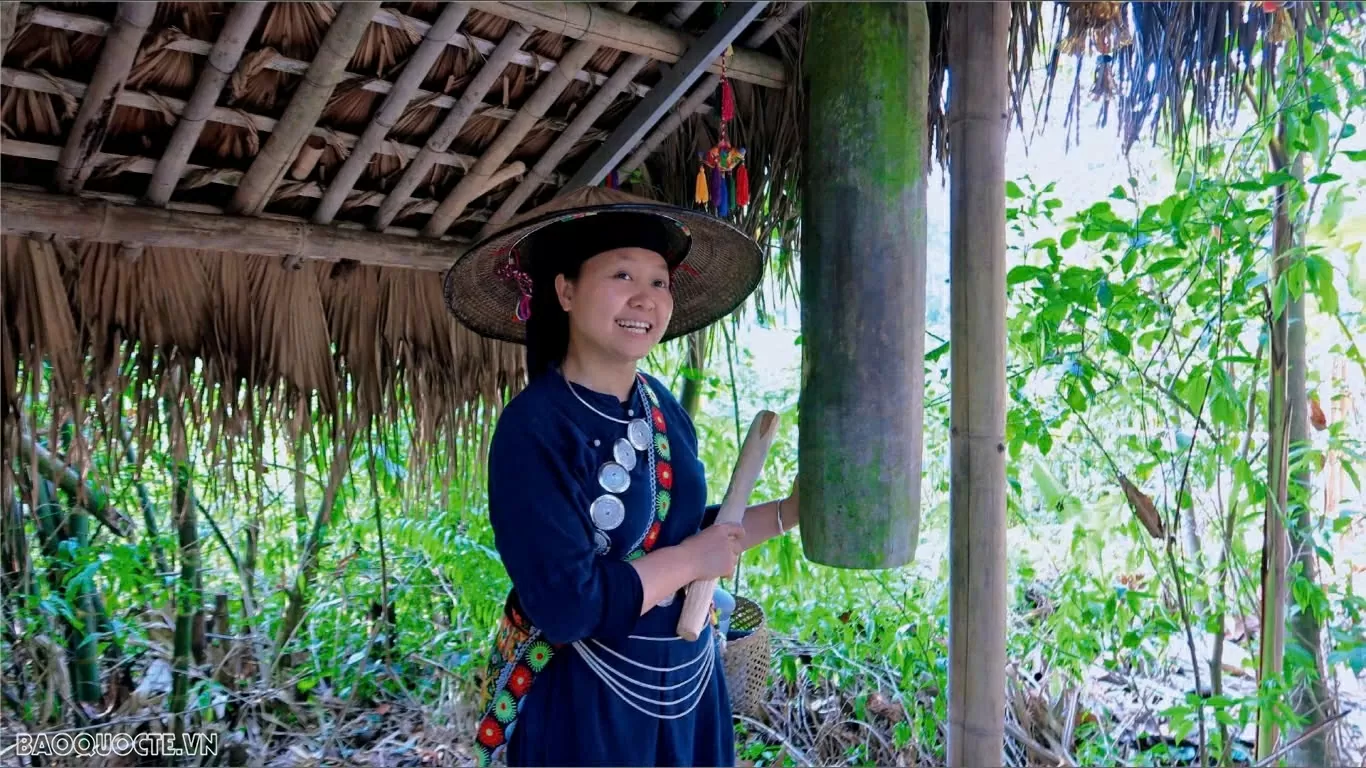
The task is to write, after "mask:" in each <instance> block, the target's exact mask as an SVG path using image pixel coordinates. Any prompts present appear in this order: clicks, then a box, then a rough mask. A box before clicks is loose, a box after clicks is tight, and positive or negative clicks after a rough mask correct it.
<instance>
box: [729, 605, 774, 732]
mask: <svg viewBox="0 0 1366 768" xmlns="http://www.w3.org/2000/svg"><path fill="white" fill-rule="evenodd" d="M723 660H724V662H725V665H726V687H727V688H728V689H729V690H730V706H731V709H732V710H734V711H735V712H738V713H740V714H744V715H748V716H749V717H752V718H755V719H759V718H760V717H762V715H763V712H764V701H765V700H766V699H767V698H768V672H769V665H770V662H771V660H772V649H771V646H770V643H769V632H768V623H767V622H766V621H765V619H764V609H763V608H760V607H759V604H758V603H756V602H754V601H753V600H750V599H749V598H747V597H740V596H739V595H736V597H735V613H733V614H732V615H731V619H730V629H729V631H728V632H727V633H726V649H725V652H724V653H723Z"/></svg>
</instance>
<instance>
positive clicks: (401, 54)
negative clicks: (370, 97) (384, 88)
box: [348, 14, 422, 77]
mask: <svg viewBox="0 0 1366 768" xmlns="http://www.w3.org/2000/svg"><path fill="white" fill-rule="evenodd" d="M394 16H395V18H397V19H398V21H399V24H400V25H401V26H399V27H391V26H389V25H387V24H376V23H374V22H371V23H370V24H369V25H367V26H366V27H365V32H364V33H363V34H362V35H361V38H360V44H359V45H357V46H356V53H355V54H354V55H353V56H352V57H351V62H350V65H349V66H348V69H350V70H352V71H354V72H365V73H373V74H374V75H375V77H384V76H385V75H386V74H389V73H390V71H391V70H392V69H393V68H394V67H395V66H396V65H397V64H398V63H399V62H401V61H403V60H404V59H406V58H407V57H408V54H410V53H412V51H413V49H414V48H416V47H417V44H418V43H420V42H422V33H420V32H418V31H417V27H415V26H413V25H412V23H411V22H410V20H409V19H408V18H407V17H406V16H404V15H402V14H394Z"/></svg>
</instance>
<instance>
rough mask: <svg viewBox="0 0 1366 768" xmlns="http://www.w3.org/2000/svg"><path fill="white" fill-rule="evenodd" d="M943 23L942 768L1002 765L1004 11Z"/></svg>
mask: <svg viewBox="0 0 1366 768" xmlns="http://www.w3.org/2000/svg"><path fill="white" fill-rule="evenodd" d="M947 24H948V28H949V29H953V30H958V31H959V33H958V34H954V35H951V36H950V40H949V50H948V62H949V72H950V91H949V109H948V137H949V153H950V157H949V163H950V165H949V171H950V184H951V186H950V197H949V205H950V208H949V211H950V213H949V216H950V219H949V220H950V232H949V248H950V259H949V287H950V308H949V310H950V323H951V324H950V337H949V350H950V352H949V355H950V358H951V360H952V379H951V382H950V385H951V388H950V392H951V405H950V431H949V446H950V462H951V472H950V480H949V514H950V522H949V691H948V699H949V702H948V704H949V706H948V710H949V711H948V715H949V729H948V730H949V733H948V745H947V755H946V760H947V763H948V764H949V765H1000V764H1001V760H1002V754H1001V750H1002V746H1003V744H1004V740H1005V734H1004V730H1005V722H1004V711H1005V663H1006V647H1005V646H1006V570H1005V569H1006V473H1005V421H1006V401H1005V396H1006V372H1005V365H1006V258H1005V254H1006V249H1005V247H1006V218H1005V216H1006V211H1005V143H1006V129H1007V125H1006V115H1007V112H1008V109H1007V103H1008V101H1007V100H1008V97H1009V92H1010V91H1009V86H1008V83H1007V81H1006V78H1007V75H1008V73H1009V62H1008V59H1007V40H1008V31H1009V28H1010V4H1008V3H954V4H952V5H950V6H949V20H948V23H947ZM969 31H970V32H969ZM907 364H910V365H915V366H917V367H918V366H919V365H920V362H919V361H918V360H916V361H914V362H910V361H908V363H907ZM803 522H805V521H803Z"/></svg>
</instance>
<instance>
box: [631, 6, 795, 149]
mask: <svg viewBox="0 0 1366 768" xmlns="http://www.w3.org/2000/svg"><path fill="white" fill-rule="evenodd" d="M805 7H806V3H805V2H794V3H788V5H787V7H786V8H785V9H784V10H783V12H782V13H781V14H779V15H777V16H774V17H773V18H771V19H769V20H768V21H766V22H764V23H763V25H762V26H760V27H759V29H757V30H755V32H754V34H752V35H750V36H749V37H748V38H747V39H746V40H745V45H746V46H748V47H750V48H757V47H759V46H760V45H763V44H764V43H766V42H768V39H769V38H770V37H772V36H774V35H775V34H777V33H778V30H780V29H782V28H783V27H785V26H787V24H788V22H790V21H791V20H792V19H793V18H795V17H796V16H797V14H798V13H800V12H801V11H802V9H803V8H805ZM720 84H721V76H720V75H716V74H712V75H707V76H706V77H705V78H703V79H702V80H701V81H699V82H698V84H697V85H696V86H695V87H694V88H693V92H692V93H691V94H689V95H688V98H687V99H685V100H684V101H683V102H682V103H681V104H679V106H678V108H677V109H675V110H674V111H673V112H672V113H671V114H670V115H669V116H668V117H666V118H664V119H663V120H661V121H660V123H659V125H657V126H656V127H655V129H654V131H652V132H651V133H650V135H649V136H647V137H646V138H645V140H644V141H643V142H641V144H640V146H639V147H638V148H636V150H635V151H634V152H632V153H631V155H630V156H628V157H627V158H626V162H624V163H622V164H621V165H619V166H617V172H618V173H622V174H627V173H630V172H631V171H634V170H635V169H637V168H639V167H640V166H642V165H644V164H645V159H646V158H648V157H649V156H650V155H652V154H654V152H655V150H657V149H659V145H661V144H663V143H664V140H665V139H667V138H669V137H670V136H672V135H673V133H674V131H677V130H678V129H679V128H681V127H682V126H683V123H685V122H687V120H688V118H690V117H692V116H693V115H694V114H695V113H697V112H698V111H700V110H702V109H704V108H706V106H707V99H709V98H711V97H712V96H713V95H714V94H715V93H716V87H717V86H718V85H720Z"/></svg>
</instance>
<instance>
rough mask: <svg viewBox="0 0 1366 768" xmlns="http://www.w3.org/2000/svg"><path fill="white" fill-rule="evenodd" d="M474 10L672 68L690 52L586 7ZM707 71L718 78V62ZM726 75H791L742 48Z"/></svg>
mask: <svg viewBox="0 0 1366 768" xmlns="http://www.w3.org/2000/svg"><path fill="white" fill-rule="evenodd" d="M472 5H473V7H474V8H475V9H476V10H479V11H482V12H484V13H489V14H492V15H494V16H501V17H502V18H505V19H510V20H512V21H516V22H520V23H522V24H526V25H528V26H532V27H537V28H539V29H547V30H551V31H553V32H555V33H557V34H561V35H565V36H566V37H572V38H574V39H576V40H582V41H584V42H586V43H595V44H597V45H601V46H604V47H607V48H613V49H616V50H619V51H626V52H627V53H639V54H642V55H645V56H649V57H650V58H652V59H655V60H658V61H662V62H665V63H667V64H673V63H674V62H677V61H678V60H679V59H681V58H683V55H684V54H685V53H687V52H688V49H689V48H690V47H691V46H692V44H693V41H692V39H691V38H690V37H689V36H688V35H686V34H684V33H682V32H678V31H676V30H672V29H669V28H667V27H663V26H660V25H659V24H655V23H653V22H650V21H646V20H644V19H638V18H635V17H632V16H628V15H626V14H624V13H619V12H615V11H612V10H609V9H605V8H602V7H600V6H597V5H593V4H590V3H551V2H476V3H473V4H472ZM708 71H711V72H716V73H720V71H721V64H720V62H719V61H718V62H713V63H712V65H711V67H710V68H709V70H708ZM726 73H727V75H729V76H730V77H732V78H734V79H736V80H743V81H745V82H750V83H756V84H758V85H762V86H765V87H768V88H781V87H782V86H783V85H784V84H786V83H787V81H788V79H789V73H788V71H787V67H786V66H784V64H783V63H782V62H781V61H780V60H778V59H776V58H774V57H772V56H768V55H765V54H762V53H757V52H755V51H751V50H746V49H744V48H740V49H737V50H736V51H735V57H734V58H733V59H732V60H730V62H728V64H727V67H726Z"/></svg>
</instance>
